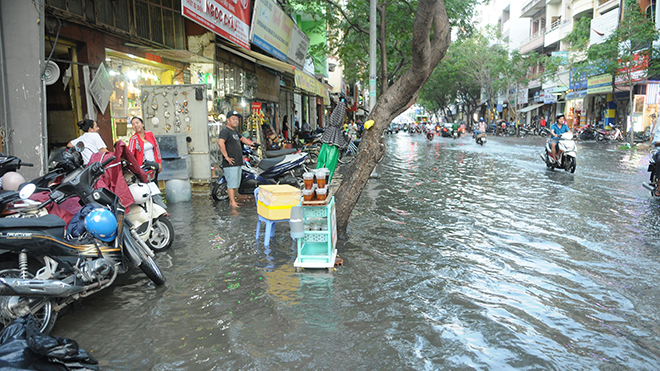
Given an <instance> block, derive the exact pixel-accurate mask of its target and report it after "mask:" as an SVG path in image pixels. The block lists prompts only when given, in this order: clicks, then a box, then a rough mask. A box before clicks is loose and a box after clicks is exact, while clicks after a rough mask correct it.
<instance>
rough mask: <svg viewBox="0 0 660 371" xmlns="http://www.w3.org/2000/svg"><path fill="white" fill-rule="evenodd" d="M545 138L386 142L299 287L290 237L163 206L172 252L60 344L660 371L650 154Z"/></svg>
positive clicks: (66, 322)
mask: <svg viewBox="0 0 660 371" xmlns="http://www.w3.org/2000/svg"><path fill="white" fill-rule="evenodd" d="M542 143H543V142H542V140H541V139H539V138H523V139H520V138H492V137H489V141H488V143H487V144H486V146H484V147H480V146H477V145H476V144H475V143H474V141H472V139H471V138H470V137H469V136H468V137H463V138H460V139H458V140H452V139H450V138H440V137H436V138H435V139H434V140H433V141H432V142H429V141H427V140H426V139H425V138H424V136H423V135H421V134H417V135H412V136H411V135H409V134H404V133H400V134H394V135H391V136H388V137H387V138H386V144H387V154H386V157H385V158H384V161H382V163H381V165H380V168H379V170H380V171H379V173H380V175H381V178H380V179H378V180H370V183H369V184H368V186H367V188H366V189H365V190H364V192H363V194H362V196H361V198H360V201H359V203H358V205H357V207H356V209H355V211H354V214H353V216H352V218H351V222H350V225H349V231H348V232H349V235H350V240H348V241H339V242H338V250H339V255H340V256H341V257H342V258H343V259H344V266H342V267H338V268H337V271H336V272H333V273H329V272H327V271H313V270H305V271H303V272H301V273H296V272H295V269H294V268H293V261H294V260H295V257H296V251H295V247H294V245H293V242H292V240H291V238H290V237H289V236H288V226H286V225H281V224H280V225H278V226H277V233H276V236H275V239H274V240H273V241H272V242H271V245H270V248H269V249H267V248H265V247H264V246H263V228H262V237H261V239H260V241H259V243H257V242H256V240H255V229H256V224H257V215H256V210H255V207H254V204H253V202H254V201H251V202H250V201H245V202H243V207H241V209H240V210H239V211H238V212H236V213H232V212H231V211H230V210H229V209H228V206H227V204H226V203H217V204H214V203H213V202H212V201H210V198H207V197H195V198H194V199H193V201H192V202H190V203H179V204H173V205H170V209H169V210H170V212H171V214H172V221H173V223H174V226H175V228H176V233H177V237H176V241H175V244H174V246H173V247H172V248H171V249H170V250H169V251H168V252H166V253H163V254H160V255H159V256H158V258H157V262H158V263H159V265H160V266H161V268H162V269H163V271H164V274H165V275H166V278H167V283H166V285H165V286H164V287H154V286H153V284H151V283H150V282H149V280H148V279H147V278H146V277H145V276H144V275H143V274H142V273H141V272H139V271H136V272H134V273H133V274H131V275H125V276H124V277H122V278H121V280H120V282H118V283H117V284H116V285H114V286H113V288H111V289H109V290H106V291H104V292H101V293H98V294H96V295H94V296H92V297H90V298H87V299H84V300H82V301H80V302H79V303H77V304H76V305H75V307H74V308H73V309H72V310H71V311H70V312H68V313H66V314H64V315H63V316H61V318H60V319H59V321H58V324H57V325H56V327H55V330H54V335H57V336H62V337H68V338H72V339H75V340H76V341H78V343H79V344H80V346H81V347H82V348H83V349H86V350H88V351H91V352H92V355H94V356H95V357H96V358H97V359H98V360H99V361H100V363H101V368H102V369H103V370H291V369H303V370H505V369H521V370H658V369H660V310H659V309H658V304H659V303H660V288H658V279H659V277H660V242H659V241H658V236H660V203H658V202H656V201H654V200H652V199H651V197H650V193H649V192H648V191H647V190H645V189H643V188H642V187H641V182H643V181H645V180H646V179H647V173H646V166H647V164H648V154H649V152H648V150H645V151H639V152H634V151H633V152H629V151H623V150H618V149H617V148H616V146H614V145H610V146H607V145H599V144H596V143H587V144H578V161H577V170H576V172H575V174H568V173H565V172H563V171H549V170H546V168H545V165H544V163H543V162H542V161H541V159H540V157H539V154H540V152H541V149H542Z"/></svg>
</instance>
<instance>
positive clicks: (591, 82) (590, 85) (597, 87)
mask: <svg viewBox="0 0 660 371" xmlns="http://www.w3.org/2000/svg"><path fill="white" fill-rule="evenodd" d="M611 92H612V75H610V74H609V73H606V74H604V75H598V76H594V77H590V78H589V79H588V80H587V94H603V93H611Z"/></svg>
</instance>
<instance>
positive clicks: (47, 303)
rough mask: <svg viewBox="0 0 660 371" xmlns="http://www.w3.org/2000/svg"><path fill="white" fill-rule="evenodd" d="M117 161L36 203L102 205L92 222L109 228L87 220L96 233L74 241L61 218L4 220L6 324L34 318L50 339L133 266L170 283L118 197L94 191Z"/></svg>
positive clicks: (0, 236)
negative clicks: (64, 315) (68, 310)
mask: <svg viewBox="0 0 660 371" xmlns="http://www.w3.org/2000/svg"><path fill="white" fill-rule="evenodd" d="M112 160H114V157H111V158H110V159H108V160H106V161H104V162H103V163H98V162H96V163H92V164H91V165H89V166H88V167H86V168H84V169H83V168H79V169H77V170H75V171H74V172H72V173H71V174H69V175H68V176H66V177H65V178H64V179H63V180H62V183H61V184H59V185H58V186H57V187H55V188H54V190H53V191H51V192H50V194H49V195H48V199H47V200H46V201H44V202H43V203H41V204H40V205H38V206H36V208H37V209H44V208H46V207H47V206H48V205H50V204H51V203H53V202H54V203H58V204H59V203H62V202H64V201H65V200H66V199H68V198H70V197H73V196H77V197H79V198H80V201H81V203H82V204H85V205H90V204H95V205H97V206H98V207H95V208H94V209H93V211H92V212H90V215H91V214H92V213H94V215H92V217H91V218H90V219H89V220H91V221H90V222H89V223H93V221H94V220H96V222H98V221H99V219H100V220H104V221H106V223H105V224H103V225H102V228H101V230H99V229H98V228H94V227H92V225H91V224H87V223H88V221H87V218H86V223H85V226H86V228H87V230H88V231H86V232H84V233H83V234H82V235H80V236H79V237H78V238H76V239H73V240H68V239H66V238H65V235H64V233H65V232H64V231H65V227H66V223H65V222H64V220H62V219H61V218H59V217H57V216H55V215H51V214H49V215H46V216H43V217H38V218H1V219H0V325H5V326H6V325H7V324H8V323H10V322H11V321H13V320H14V319H16V318H18V317H22V316H24V315H26V314H30V313H31V314H33V315H34V316H35V317H36V318H37V319H38V321H39V325H40V326H39V329H40V331H42V332H43V333H46V334H47V333H49V332H50V331H51V330H52V329H53V327H54V325H55V321H56V319H57V315H58V312H59V311H60V310H61V309H62V308H64V307H65V306H67V305H69V304H71V303H73V302H74V301H76V300H77V299H79V298H81V297H86V296H89V295H91V294H94V293H96V292H99V291H101V290H103V289H105V288H107V287H109V286H110V285H112V283H113V282H114V281H115V279H116V278H117V275H118V274H121V273H124V272H126V271H127V270H128V267H129V264H130V265H133V266H135V267H140V269H142V271H143V272H144V273H145V274H146V275H147V277H149V279H151V280H152V281H153V282H154V283H155V284H157V285H162V284H163V283H165V278H164V277H163V274H162V273H161V271H160V269H159V268H158V266H157V265H156V263H155V262H154V260H153V252H151V250H150V249H149V248H148V247H147V245H146V244H145V243H144V242H143V241H142V240H141V239H140V237H139V236H138V235H137V232H136V231H135V229H134V227H133V225H132V224H131V222H130V221H129V220H128V219H126V218H124V207H123V206H122V204H121V202H120V201H119V198H118V196H117V195H115V194H114V193H112V192H111V191H109V190H108V189H107V188H97V189H94V187H93V184H94V183H95V182H96V180H97V179H98V177H99V176H100V175H101V174H103V172H104V171H105V167H106V166H107V165H108V164H109V163H110V162H111V161H112ZM35 189H36V186H34V185H33V184H27V185H25V186H23V187H22V189H21V190H20V191H19V195H20V196H21V198H22V199H26V198H27V197H29V196H30V195H31V194H32V193H33V192H34V190H35ZM3 195H4V194H3ZM97 215H98V219H95V218H97ZM97 227H98V226H97ZM90 228H91V229H90Z"/></svg>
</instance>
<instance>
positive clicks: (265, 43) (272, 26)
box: [250, 0, 309, 65]
mask: <svg viewBox="0 0 660 371" xmlns="http://www.w3.org/2000/svg"><path fill="white" fill-rule="evenodd" d="M297 27H298V26H296V25H295V23H293V19H291V17H289V16H288V15H287V14H286V13H285V12H284V11H283V10H282V9H281V8H280V7H279V6H278V5H277V4H276V3H275V2H274V1H273V0H256V2H255V3H254V13H253V14H252V29H251V30H250V41H252V43H253V44H254V45H257V46H258V47H260V48H261V49H263V50H265V51H266V52H267V53H268V54H270V55H273V56H275V58H277V59H280V60H282V61H284V62H286V60H287V56H288V55H289V46H290V45H291V34H292V32H293V30H294V28H297ZM297 37H298V36H296V38H297ZM298 40H299V39H298ZM307 40H308V41H307V45H308V46H309V38H308V39H307ZM299 46H300V45H298V46H295V47H294V48H298V47H299ZM292 53H293V55H294V56H295V59H293V58H292V60H296V61H298V60H299V55H298V50H293V51H292ZM306 53H307V50H306V49H305V55H306ZM302 62H303V63H301V65H303V64H304V57H303V59H302Z"/></svg>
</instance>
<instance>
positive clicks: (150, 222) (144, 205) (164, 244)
mask: <svg viewBox="0 0 660 371" xmlns="http://www.w3.org/2000/svg"><path fill="white" fill-rule="evenodd" d="M142 169H143V170H145V172H146V173H147V175H148V176H147V183H144V182H141V181H140V179H139V177H138V176H136V174H134V173H133V172H132V171H130V169H129V168H128V166H126V165H125V164H123V171H124V179H125V180H126V184H128V189H129V190H130V191H131V194H132V195H133V199H134V200H135V203H133V204H132V205H131V206H129V209H128V212H127V213H126V217H127V218H128V220H130V221H131V223H133V224H134V225H135V226H136V231H137V233H138V235H139V236H140V238H142V240H143V241H144V242H146V243H147V245H148V246H149V247H150V248H151V249H152V250H153V251H154V252H161V251H165V250H167V249H169V248H170V247H171V246H172V242H174V227H173V226H172V222H170V220H169V218H168V214H167V206H166V205H165V203H164V202H163V199H162V198H161V197H160V189H159V188H158V186H157V185H156V184H155V183H153V182H152V180H153V179H154V176H155V172H156V171H157V169H156V168H155V166H154V165H144V166H142Z"/></svg>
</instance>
